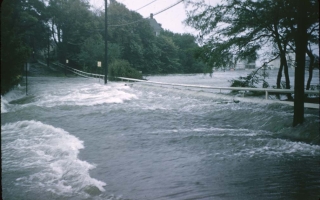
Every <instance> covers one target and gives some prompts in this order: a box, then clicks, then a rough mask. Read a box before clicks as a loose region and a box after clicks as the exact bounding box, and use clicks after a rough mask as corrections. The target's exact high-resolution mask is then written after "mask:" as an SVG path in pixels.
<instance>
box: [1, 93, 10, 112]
mask: <svg viewBox="0 0 320 200" xmlns="http://www.w3.org/2000/svg"><path fill="white" fill-rule="evenodd" d="M8 105H9V102H8V101H7V100H6V99H4V97H3V96H1V113H7V112H8Z"/></svg>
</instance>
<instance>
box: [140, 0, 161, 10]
mask: <svg viewBox="0 0 320 200" xmlns="http://www.w3.org/2000/svg"><path fill="white" fill-rule="evenodd" d="M156 1H158V0H154V1H151V2H150V3H148V4H146V5H144V6H142V7H141V8H138V9H137V10H135V11H138V10H140V9H142V8H144V7H147V6H148V5H150V4H152V3H153V2H156Z"/></svg>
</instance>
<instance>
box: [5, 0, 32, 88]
mask: <svg viewBox="0 0 320 200" xmlns="http://www.w3.org/2000/svg"><path fill="white" fill-rule="evenodd" d="M34 2H36V1H31V2H30V3H34ZM1 6H2V7H1V94H4V93H6V92H8V91H9V90H10V89H11V88H12V87H13V86H14V85H16V84H17V83H18V82H19V81H20V80H21V77H22V73H23V67H24V63H26V62H27V60H28V59H29V58H30V53H31V48H30V46H28V44H30V40H27V39H29V38H26V36H30V34H29V33H30V32H31V30H30V29H31V27H35V22H36V21H37V19H36V17H35V16H33V15H32V13H30V12H28V10H30V7H31V6H32V4H26V2H25V1H20V0H12V1H4V2H3V3H2V5H1ZM27 6H29V7H27ZM34 9H35V8H34Z"/></svg>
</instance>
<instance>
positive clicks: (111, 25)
mask: <svg viewBox="0 0 320 200" xmlns="http://www.w3.org/2000/svg"><path fill="white" fill-rule="evenodd" d="M183 1H184V0H180V1H178V2H177V3H175V4H172V5H171V6H169V7H167V8H164V9H162V10H160V11H158V12H156V13H154V14H153V16H156V15H158V14H160V13H162V12H164V11H166V10H169V9H170V8H172V7H174V6H176V5H178V4H179V3H181V2H183ZM148 18H150V17H146V18H142V19H140V20H137V21H133V22H128V23H124V24H108V26H110V27H116V26H127V25H131V24H135V23H138V22H140V21H143V20H145V19H148Z"/></svg>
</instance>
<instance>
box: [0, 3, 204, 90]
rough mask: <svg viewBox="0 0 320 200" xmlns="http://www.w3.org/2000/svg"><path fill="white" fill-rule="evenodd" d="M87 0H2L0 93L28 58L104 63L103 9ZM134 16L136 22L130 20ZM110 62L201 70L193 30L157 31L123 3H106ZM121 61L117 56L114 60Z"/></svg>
mask: <svg viewBox="0 0 320 200" xmlns="http://www.w3.org/2000/svg"><path fill="white" fill-rule="evenodd" d="M102 10H103V9H101V10H94V9H91V6H90V4H89V1H88V0H46V1H43V0H4V1H3V2H2V4H1V93H2V94H4V93H5V92H7V91H8V90H9V89H10V88H11V87H12V86H13V85H15V84H17V83H18V82H19V81H20V80H21V77H22V74H23V66H24V63H26V62H35V61H36V60H37V59H42V60H45V61H48V60H49V61H50V63H51V62H53V61H60V62H61V63H65V62H66V59H68V60H69V65H70V66H72V67H74V68H77V69H81V70H84V71H88V72H98V73H99V72H102V71H103V69H99V68H97V61H101V62H102V63H103V64H102V66H103V67H104V63H105V62H104V41H105V38H104V37H105V34H104V30H105V13H104V11H102ZM132 22H134V23H132ZM107 40H108V63H110V65H111V67H112V64H113V63H117V64H119V63H129V66H130V67H131V68H132V69H135V70H136V71H142V73H144V74H155V73H199V72H203V70H204V69H205V68H206V67H205V65H204V64H203V63H201V62H199V61H197V60H195V59H194V57H193V54H194V51H195V50H197V49H198V48H199V47H198V45H197V44H196V42H195V38H194V37H193V36H192V35H190V34H176V33H172V32H170V31H167V30H162V31H161V33H160V35H157V36H156V34H155V33H154V30H153V28H152V27H151V26H150V23H149V21H148V19H143V17H142V16H141V15H140V14H139V13H137V12H134V11H130V10H128V9H127V8H126V7H125V6H124V5H123V4H121V3H118V2H117V1H111V3H110V4H109V5H108V38H107ZM116 61H117V62H116Z"/></svg>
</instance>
